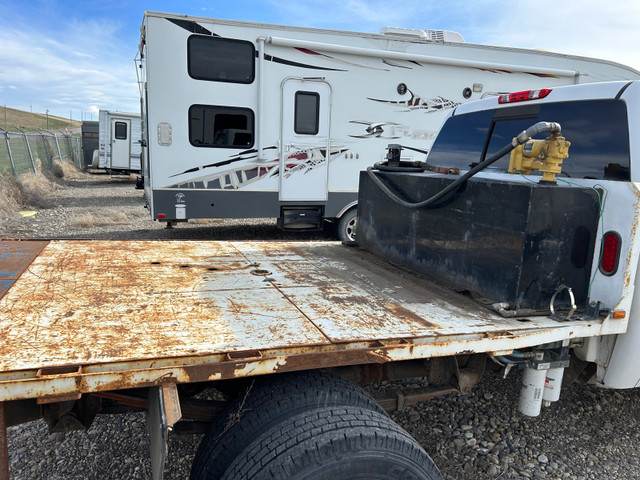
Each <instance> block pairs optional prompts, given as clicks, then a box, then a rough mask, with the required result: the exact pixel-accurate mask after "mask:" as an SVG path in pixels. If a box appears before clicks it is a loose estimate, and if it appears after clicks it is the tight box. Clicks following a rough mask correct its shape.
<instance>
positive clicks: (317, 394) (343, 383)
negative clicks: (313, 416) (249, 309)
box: [190, 370, 386, 480]
mask: <svg viewBox="0 0 640 480" xmlns="http://www.w3.org/2000/svg"><path fill="white" fill-rule="evenodd" d="M332 406H353V407H361V408H364V409H368V410H371V411H375V412H376V413H378V414H379V415H382V416H386V413H385V412H384V410H383V409H382V407H381V406H380V405H379V404H378V403H376V401H375V400H374V399H373V398H372V397H371V396H370V395H369V394H368V393H366V392H365V391H364V390H362V389H361V388H360V387H359V386H357V385H355V384H353V383H351V382H349V381H347V380H344V379H343V378H340V377H338V376H337V375H332V374H329V373H326V372H323V371H320V370H318V371H308V372H294V373H285V374H280V375H273V376H271V377H266V378H264V379H259V380H256V382H255V383H254V385H253V386H252V387H250V388H249V389H248V390H247V392H246V393H245V394H244V395H240V397H238V398H237V399H236V400H234V401H233V402H232V403H231V405H230V406H229V408H227V410H226V411H225V412H224V413H222V414H221V415H219V416H218V417H217V418H216V419H215V421H214V422H213V423H212V425H211V427H210V429H209V431H208V432H207V434H206V435H205V436H204V438H203V439H202V442H201V443H200V447H199V448H198V452H197V453H196V456H195V459H194V461H193V465H192V468H191V476H190V478H191V480H213V479H216V480H217V479H219V478H221V477H222V475H223V474H224V472H225V471H226V469H227V468H228V467H229V465H231V463H232V462H233V461H234V459H235V458H236V457H237V456H238V455H240V453H241V452H242V451H243V450H244V449H245V448H246V447H247V446H248V445H249V444H250V443H251V442H252V441H253V440H255V438H256V437H258V436H259V435H261V434H263V433H264V432H266V431H267V430H268V429H270V428H272V427H273V426H275V425H277V424H279V423H280V422H281V421H283V420H284V419H287V418H289V417H290V416H291V415H293V414H296V413H301V412H305V411H308V410H310V409H313V408H318V407H332Z"/></svg>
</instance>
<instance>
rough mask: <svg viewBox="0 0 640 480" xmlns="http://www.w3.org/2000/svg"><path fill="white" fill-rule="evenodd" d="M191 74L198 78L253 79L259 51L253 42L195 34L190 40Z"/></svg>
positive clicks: (188, 55) (224, 80) (239, 81)
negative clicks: (256, 50)
mask: <svg viewBox="0 0 640 480" xmlns="http://www.w3.org/2000/svg"><path fill="white" fill-rule="evenodd" d="M187 57H188V60H187V64H188V71H189V75H190V76H191V77H192V78H195V79H197V80H213V81H217V82H234V83H252V82H253V79H254V77H255V58H256V52H255V48H254V46H253V43H251V42H247V41H244V40H233V39H230V38H219V37H205V36H202V35H192V36H191V37H189V40H188V42H187Z"/></svg>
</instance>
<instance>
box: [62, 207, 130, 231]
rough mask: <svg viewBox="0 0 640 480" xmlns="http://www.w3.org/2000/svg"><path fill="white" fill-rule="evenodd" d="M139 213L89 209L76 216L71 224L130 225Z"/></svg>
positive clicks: (78, 225) (84, 226)
mask: <svg viewBox="0 0 640 480" xmlns="http://www.w3.org/2000/svg"><path fill="white" fill-rule="evenodd" d="M136 216H137V214H136V213H133V212H122V211H120V212H113V211H109V210H104V209H100V208H97V207H96V208H93V209H91V208H90V209H87V210H85V212H84V213H81V214H79V215H76V216H74V217H73V218H72V219H71V220H70V221H69V225H70V226H71V227H75V228H93V227H108V226H110V225H128V224H129V223H131V220H132V218H134V217H136Z"/></svg>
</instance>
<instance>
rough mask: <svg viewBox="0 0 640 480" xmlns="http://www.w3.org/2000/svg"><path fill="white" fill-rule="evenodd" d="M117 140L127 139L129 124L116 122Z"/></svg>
mask: <svg viewBox="0 0 640 480" xmlns="http://www.w3.org/2000/svg"><path fill="white" fill-rule="evenodd" d="M115 135H116V140H126V139H127V124H126V123H125V122H116V133H115Z"/></svg>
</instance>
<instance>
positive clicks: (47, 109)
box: [5, 108, 49, 130]
mask: <svg viewBox="0 0 640 480" xmlns="http://www.w3.org/2000/svg"><path fill="white" fill-rule="evenodd" d="M5 111H6V110H5ZM47 130H49V109H48V108H47Z"/></svg>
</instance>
